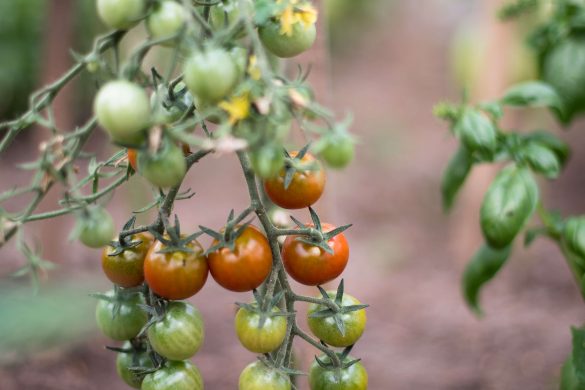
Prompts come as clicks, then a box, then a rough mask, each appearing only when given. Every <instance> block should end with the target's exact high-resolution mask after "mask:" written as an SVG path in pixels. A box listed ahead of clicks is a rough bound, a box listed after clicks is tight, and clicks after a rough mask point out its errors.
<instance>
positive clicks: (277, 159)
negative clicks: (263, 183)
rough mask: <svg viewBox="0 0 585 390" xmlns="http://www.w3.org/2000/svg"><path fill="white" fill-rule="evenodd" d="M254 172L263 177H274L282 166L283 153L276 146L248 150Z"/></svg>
mask: <svg viewBox="0 0 585 390" xmlns="http://www.w3.org/2000/svg"><path fill="white" fill-rule="evenodd" d="M250 162H251V163H252V168H253V169H254V173H256V175H258V176H259V177H261V178H263V179H272V178H274V177H276V176H277V175H278V174H279V172H280V171H281V169H282V168H283V167H284V153H283V152H282V149H280V148H278V147H270V146H265V147H262V148H260V149H259V150H254V151H252V152H250Z"/></svg>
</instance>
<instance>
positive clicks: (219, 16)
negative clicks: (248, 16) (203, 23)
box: [209, 0, 240, 31]
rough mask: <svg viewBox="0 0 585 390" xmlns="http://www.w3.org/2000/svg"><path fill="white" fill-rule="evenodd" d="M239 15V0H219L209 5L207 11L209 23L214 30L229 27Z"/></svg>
mask: <svg viewBox="0 0 585 390" xmlns="http://www.w3.org/2000/svg"><path fill="white" fill-rule="evenodd" d="M239 17H240V4H239V1H231V0H227V1H220V2H219V3H218V4H216V5H215V6H213V7H211V10H210V12H209V24H210V26H211V27H212V28H213V29H214V30H216V31H219V30H222V29H224V28H230V27H231V26H233V25H234V23H236V22H237V21H238V18H239Z"/></svg>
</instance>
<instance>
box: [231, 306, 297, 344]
mask: <svg viewBox="0 0 585 390" xmlns="http://www.w3.org/2000/svg"><path fill="white" fill-rule="evenodd" d="M255 305H256V304H255ZM272 312H273V313H279V312H280V309H279V308H278V307H273V308H272ZM260 319H261V315H260V313H256V312H253V311H250V310H248V309H246V308H243V307H241V308H240V309H239V310H238V313H237V314H236V321H235V327H236V334H237V336H238V339H239V340H240V342H241V343H242V345H243V346H244V348H246V349H247V350H249V351H251V352H255V353H269V352H272V351H274V350H276V349H277V348H278V347H280V345H281V344H282V342H283V341H284V338H285V336H286V317H284V316H267V317H266V318H265V320H264V324H263V325H262V327H261V328H260Z"/></svg>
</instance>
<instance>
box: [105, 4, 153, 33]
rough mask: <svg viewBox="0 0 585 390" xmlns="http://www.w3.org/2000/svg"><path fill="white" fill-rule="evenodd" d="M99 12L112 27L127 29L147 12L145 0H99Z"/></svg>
mask: <svg viewBox="0 0 585 390" xmlns="http://www.w3.org/2000/svg"><path fill="white" fill-rule="evenodd" d="M97 12H98V15H99V16H100V18H101V19H102V21H103V22H104V23H105V24H106V25H107V26H108V27H110V28H115V29H117V30H125V29H128V28H130V27H132V26H134V25H135V24H136V23H138V20H139V19H140V18H141V17H142V16H144V14H145V12H146V1H145V0H97Z"/></svg>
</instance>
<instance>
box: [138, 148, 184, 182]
mask: <svg viewBox="0 0 585 390" xmlns="http://www.w3.org/2000/svg"><path fill="white" fill-rule="evenodd" d="M138 170H139V171H140V174H141V175H142V176H144V177H145V178H146V180H148V181H149V182H150V183H151V184H152V185H154V186H157V187H174V186H176V185H179V184H180V183H181V181H182V180H183V177H185V173H187V161H185V156H184V154H183V151H182V150H181V148H179V147H178V146H177V145H175V144H174V143H173V142H171V141H169V140H163V142H162V145H161V146H160V148H159V150H157V151H156V152H155V153H151V152H150V151H140V152H139V153H138Z"/></svg>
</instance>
